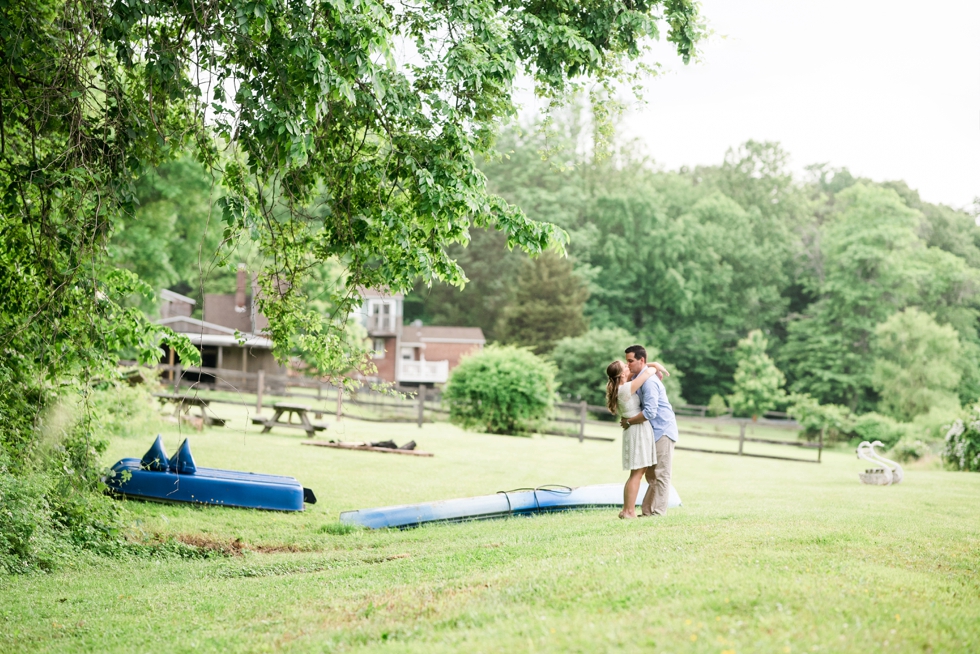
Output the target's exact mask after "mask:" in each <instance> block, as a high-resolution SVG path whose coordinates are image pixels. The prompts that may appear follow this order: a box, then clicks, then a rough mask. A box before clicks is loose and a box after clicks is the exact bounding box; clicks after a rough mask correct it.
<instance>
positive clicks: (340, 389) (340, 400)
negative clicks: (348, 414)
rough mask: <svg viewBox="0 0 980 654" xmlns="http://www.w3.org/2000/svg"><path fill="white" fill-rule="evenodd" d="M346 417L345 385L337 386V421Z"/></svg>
mask: <svg viewBox="0 0 980 654" xmlns="http://www.w3.org/2000/svg"><path fill="white" fill-rule="evenodd" d="M343 416H344V385H343V384H338V385H337V420H340V419H341V418H342V417H343Z"/></svg>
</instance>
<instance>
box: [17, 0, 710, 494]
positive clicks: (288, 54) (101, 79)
mask: <svg viewBox="0 0 980 654" xmlns="http://www.w3.org/2000/svg"><path fill="white" fill-rule="evenodd" d="M661 21H663V22H664V23H665V24H666V25H667V26H668V27H667V30H666V31H667V38H668V40H669V41H670V42H671V43H672V44H673V45H674V46H675V47H676V50H677V52H678V54H679V56H680V57H681V58H682V59H683V60H685V61H687V60H688V59H689V58H690V57H691V56H692V55H694V54H695V53H696V50H695V49H696V43H697V41H698V40H699V39H700V37H701V36H702V34H703V27H702V26H701V23H700V18H699V16H698V9H697V4H696V3H695V2H693V0H671V1H669V2H657V1H654V2H643V3H640V4H636V3H632V2H625V1H621V0H599V1H598V2H597V3H592V4H591V5H590V6H589V10H588V11H582V10H581V7H579V6H578V5H574V6H565V5H555V4H540V3H523V2H519V1H516V0H515V1H500V0H469V1H467V2H463V3H448V4H447V3H443V2H429V1H428V0H423V1H422V2H421V3H415V4H412V5H398V6H397V8H396V7H395V6H393V5H387V4H384V3H379V2H376V1H375V0H366V1H365V2H362V3H358V4H354V5H346V4H337V3H329V2H324V3H314V2H307V1H304V0H299V1H297V2H277V1H272V0H268V1H266V0H262V1H259V2H254V1H252V0H248V1H245V0H203V2H196V3H194V4H193V5H191V4H188V3H186V2H182V1H180V0H148V1H146V2H136V3H132V2H106V1H104V0H40V1H39V2H32V3H24V2H14V3H6V4H4V5H3V6H2V7H0V51H2V52H3V53H4V55H3V64H4V65H3V66H2V71H0V106H2V108H3V109H2V111H0V135H2V138H0V188H2V189H3V194H2V197H0V206H2V210H0V233H2V234H3V235H4V236H3V239H0V282H2V283H0V307H2V311H0V387H2V388H0V425H3V426H2V427H0V430H2V431H0V447H2V448H4V449H5V450H7V452H8V453H9V457H8V458H6V459H4V463H2V465H3V466H8V465H9V466H10V468H9V469H10V470H12V471H13V472H14V473H16V472H17V471H18V470H21V469H23V468H26V467H29V466H30V465H32V464H31V458H30V453H31V452H32V451H33V450H34V448H35V446H36V445H37V443H38V442H39V439H38V432H37V430H36V428H35V423H36V420H35V419H36V417H37V416H38V415H39V414H41V412H43V411H44V409H45V408H46V407H47V406H49V405H50V404H51V402H52V401H53V400H54V397H55V395H56V393H57V392H60V391H63V390H64V389H65V388H66V386H65V385H64V384H63V383H62V382H69V386H71V385H73V384H72V380H80V381H77V382H74V386H75V387H76V388H77V387H79V386H81V387H84V386H85V385H86V384H89V383H90V382H91V380H94V379H99V378H101V379H111V378H112V375H113V374H114V368H115V365H114V364H115V356H116V355H115V353H117V352H119V351H120V349H122V348H132V349H134V350H135V351H137V352H138V353H139V356H140V358H141V360H143V361H153V360H155V359H156V358H157V357H158V356H159V349H158V346H159V344H160V342H161V339H163V340H165V341H166V342H168V343H169V344H170V345H172V346H174V347H175V348H177V349H178V351H179V353H180V356H181V359H182V360H184V361H188V362H193V361H197V356H196V351H195V349H194V348H193V347H191V346H190V344H189V342H188V341H187V340H186V339H181V338H177V337H175V336H174V335H173V334H172V333H170V332H168V331H167V330H164V329H161V328H156V327H154V326H153V325H152V324H150V323H148V322H147V320H146V319H145V317H144V316H143V315H142V314H141V313H139V312H138V311H136V310H135V309H132V310H130V309H127V308H126V306H125V300H126V299H127V298H129V297H131V296H132V295H134V294H136V293H142V294H144V295H152V292H153V289H151V288H150V287H149V286H147V285H146V284H145V283H142V282H140V281H139V280H138V278H137V277H136V276H135V275H134V274H132V273H131V272H127V271H123V270H121V269H119V268H116V267H114V266H112V265H111V262H109V261H107V260H106V252H107V248H108V247H109V245H108V244H109V243H110V241H111V238H112V234H113V232H114V230H115V228H117V227H118V226H119V225H121V224H125V223H126V221H127V220H128V217H130V216H132V215H133V213H134V212H135V211H136V200H137V181H138V180H139V179H140V178H141V177H142V176H143V175H144V174H145V173H146V172H147V171H148V170H149V169H151V168H153V167H156V166H160V165H162V164H165V163H166V162H168V161H172V160H174V159H176V158H178V157H180V156H182V155H183V153H185V152H186V151H188V149H191V150H193V152H194V156H195V157H196V159H197V160H198V161H199V162H200V163H201V165H202V166H203V167H204V169H205V170H206V171H207V172H208V173H209V174H211V173H214V174H215V175H216V176H217V177H219V178H220V180H221V184H222V187H223V189H222V193H221V196H222V197H221V198H220V201H219V207H220V215H221V219H222V221H223V229H224V232H223V234H222V240H223V241H225V242H229V243H233V242H235V241H236V240H239V239H242V238H247V239H249V240H250V241H251V242H253V243H254V244H255V247H256V250H258V258H260V259H261V260H263V261H265V262H266V265H265V267H264V270H263V272H262V275H261V276H260V285H261V287H262V290H263V298H262V300H261V302H260V305H261V306H260V308H261V310H262V312H263V313H264V314H265V315H266V316H267V317H268V318H269V321H270V326H269V332H270V336H271V337H272V339H273V341H274V343H275V347H276V354H277V355H278V356H279V357H280V358H285V357H286V356H288V354H289V353H290V352H292V351H293V348H294V347H295V346H296V341H297V339H300V340H302V341H303V343H302V347H303V348H304V349H305V350H306V351H308V352H310V353H311V356H312V357H313V359H314V360H315V361H316V367H317V368H318V369H321V370H330V369H338V368H342V367H344V366H347V367H348V368H349V367H350V366H351V365H355V364H356V363H357V359H356V354H355V355H352V350H353V351H356V348H352V347H351V344H350V343H349V340H348V339H349V336H348V332H347V331H346V329H345V325H344V320H345V318H346V316H347V315H349V313H350V310H351V308H352V307H353V305H354V304H356V303H357V302H359V297H358V294H357V293H356V289H357V288H359V287H362V286H366V287H373V288H381V287H384V288H388V289H390V290H392V291H405V290H408V289H409V288H411V286H412V284H413V283H414V281H415V279H416V278H417V277H422V278H423V279H424V280H432V279H440V280H443V281H447V282H450V283H460V282H461V281H462V279H463V272H462V270H461V268H460V267H459V266H458V265H457V264H456V262H455V261H453V259H452V258H451V257H450V256H449V254H448V252H447V249H446V248H447V246H448V245H449V244H451V243H456V242H465V241H466V239H467V237H468V230H469V229H470V228H471V227H472V226H478V227H490V226H493V227H495V228H497V229H500V230H501V231H502V232H503V233H505V234H506V237H507V243H508V246H509V247H518V248H521V249H523V250H526V251H528V252H531V253H538V252H541V251H542V250H544V249H545V248H548V247H555V248H559V249H560V248H561V245H562V243H563V242H564V240H565V239H564V234H563V232H562V231H561V230H560V229H558V228H557V227H554V226H552V225H547V224H540V223H536V222H534V221H531V220H528V219H527V218H526V217H525V216H524V215H523V214H522V213H521V212H520V211H519V210H517V209H515V208H513V207H510V206H508V205H507V204H506V202H504V201H503V200H502V199H500V198H498V197H496V196H494V195H492V194H490V193H488V192H487V190H486V186H485V178H484V177H483V175H482V174H481V173H480V172H479V171H478V170H477V168H476V165H475V162H474V161H475V159H474V158H475V157H476V156H477V155H479V154H481V153H484V152H488V151H489V150H491V149H492V147H493V141H494V134H495V132H496V131H497V127H498V125H499V122H500V121H501V120H502V119H504V118H505V117H507V116H510V115H513V114H514V112H515V108H514V103H513V100H512V93H513V82H514V80H515V78H516V77H517V76H518V75H519V74H521V73H523V72H527V73H528V74H529V75H530V77H531V78H532V79H533V80H534V83H535V85H536V88H537V91H538V92H539V93H540V94H541V95H543V96H546V97H549V98H551V99H553V100H554V101H556V102H559V103H560V102H561V100H562V98H563V97H565V95H566V94H567V93H568V92H569V91H570V90H572V89H573V88H575V87H576V86H577V85H579V84H581V82H582V81H583V80H585V79H592V80H594V81H597V82H598V83H599V84H600V85H607V86H612V85H613V84H615V83H616V82H618V81H625V80H630V79H636V73H637V71H638V68H637V67H636V66H633V65H632V62H636V61H637V60H638V59H639V58H640V57H641V56H642V54H643V52H644V48H643V47H642V46H643V41H644V40H645V39H647V38H650V37H656V36H657V34H658V26H659V24H660V23H661ZM406 45H407V46H408V49H409V50H411V51H412V54H411V55H410V56H408V57H403V58H399V57H400V53H402V52H404V51H405V47H404V46H406ZM154 219H156V220H159V219H160V216H156V217H153V216H148V220H154ZM167 220H169V218H168V219H167ZM160 233H161V232H160V230H151V229H148V230H147V234H146V238H148V239H156V238H157V237H158V235H159V234H160ZM331 260H334V261H337V262H339V263H340V265H341V267H342V268H343V270H344V271H345V274H344V276H343V278H342V279H341V280H339V283H338V285H339V289H338V290H337V291H336V292H333V293H332V294H331V298H330V299H331V305H332V306H333V307H334V310H335V313H334V315H332V316H327V317H324V316H323V315H321V314H320V313H319V312H317V311H315V310H313V309H312V308H309V307H308V306H307V304H308V303H307V301H306V298H305V297H304V289H305V288H308V286H307V285H306V284H304V276H305V275H306V273H307V272H308V271H310V270H312V269H314V268H317V267H319V266H321V265H322V264H324V263H326V262H328V261H331ZM158 263H159V264H161V265H159V266H157V268H158V269H159V270H162V271H163V272H164V273H166V274H169V271H168V270H166V266H165V265H162V264H163V263H166V262H162V261H158ZM171 265H172V262H171ZM90 459H91V457H89V459H85V460H90ZM8 461H9V464H8V463H7V462H8ZM62 463H64V465H62ZM71 469H72V467H71V465H69V462H67V461H65V462H60V463H58V464H56V465H54V466H53V467H52V470H54V471H55V472H53V473H52V474H59V475H60V474H63V473H61V472H57V471H59V470H71ZM76 478H79V479H81V478H84V479H96V480H97V479H98V477H97V475H78V476H77V477H76ZM86 483H87V482H86Z"/></svg>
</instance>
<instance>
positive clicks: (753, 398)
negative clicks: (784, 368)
mask: <svg viewBox="0 0 980 654" xmlns="http://www.w3.org/2000/svg"><path fill="white" fill-rule="evenodd" d="M768 345H769V342H768V341H767V340H766V337H765V336H763V335H762V331H761V330H758V329H754V330H752V331H751V332H749V335H748V336H746V337H745V338H743V339H742V340H740V341H739V342H738V348H737V349H736V350H735V358H736V359H737V360H738V368H737V369H736V370H735V392H733V393H732V394H731V396H730V397H729V405H730V406H731V407H732V409H734V410H735V413H737V414H740V415H749V416H752V419H753V420H755V419H756V418H758V417H759V416H760V415H762V414H763V413H765V412H766V411H769V410H770V409H772V408H773V407H775V406H776V403H777V402H778V401H779V400H780V399H782V398H783V396H784V395H785V394H786V392H785V391H784V390H783V385H784V384H785V383H786V377H785V376H783V373H782V372H780V371H779V368H777V367H776V364H775V363H773V361H772V359H770V358H769V355H768V354H766V347H768Z"/></svg>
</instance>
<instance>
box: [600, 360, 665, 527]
mask: <svg viewBox="0 0 980 654" xmlns="http://www.w3.org/2000/svg"><path fill="white" fill-rule="evenodd" d="M656 371H657V370H656V368H654V367H653V364H651V365H649V366H647V368H646V370H644V371H643V372H641V373H640V374H639V375H637V376H636V379H634V380H633V381H630V371H629V368H628V367H627V366H626V364H625V363H623V362H622V361H613V362H612V363H610V364H609V366H608V367H607V368H606V375H607V376H608V377H609V381H608V382H606V406H607V407H608V408H609V410H610V411H612V412H613V413H614V414H617V415H620V416H626V417H627V418H632V417H633V416H635V415H636V414H638V413H639V412H640V396H639V395H637V391H638V390H640V386H642V385H643V382H645V381H646V380H648V379H649V378H650V375H654V374H656ZM656 462H657V451H656V449H655V448H654V445H653V427H652V426H651V425H650V423H649V421H643V422H641V423H640V424H638V425H630V426H629V427H628V428H627V429H625V430H623V470H629V471H630V476H629V479H627V480H626V486H625V487H623V510H622V511H620V513H619V517H620V518H635V517H636V495H637V493H639V491H640V481H642V480H643V473H645V472H646V469H647V468H649V467H650V466H652V465H654V464H655V463H656Z"/></svg>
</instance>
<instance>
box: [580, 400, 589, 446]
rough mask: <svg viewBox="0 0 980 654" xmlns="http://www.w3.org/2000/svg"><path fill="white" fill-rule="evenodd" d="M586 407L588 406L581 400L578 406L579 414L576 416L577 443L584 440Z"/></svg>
mask: <svg viewBox="0 0 980 654" xmlns="http://www.w3.org/2000/svg"><path fill="white" fill-rule="evenodd" d="M587 406H588V404H586V403H585V400H582V403H581V404H580V405H579V414H578V442H579V443H581V442H582V441H584V440H585V410H586V407H587Z"/></svg>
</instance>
